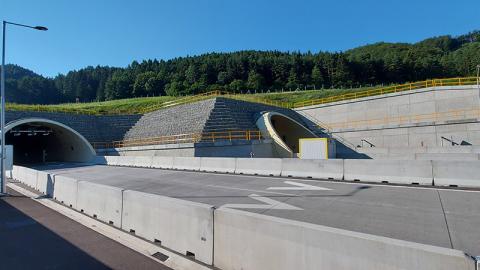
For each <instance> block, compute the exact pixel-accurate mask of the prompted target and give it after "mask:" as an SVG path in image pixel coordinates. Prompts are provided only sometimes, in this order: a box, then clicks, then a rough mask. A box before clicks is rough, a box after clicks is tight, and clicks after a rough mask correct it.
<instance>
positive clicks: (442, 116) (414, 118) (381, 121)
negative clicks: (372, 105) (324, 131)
mask: <svg viewBox="0 0 480 270" xmlns="http://www.w3.org/2000/svg"><path fill="white" fill-rule="evenodd" d="M472 118H480V109H470V110H452V111H447V112H436V113H426V114H416V115H405V116H396V117H383V118H375V119H368V120H357V121H344V122H337V123H328V127H329V129H330V131H332V130H338V129H347V128H368V127H371V126H379V125H390V124H398V125H401V124H410V123H418V122H422V121H424V122H425V121H428V122H438V121H447V120H459V119H472Z"/></svg>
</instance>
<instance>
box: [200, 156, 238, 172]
mask: <svg viewBox="0 0 480 270" xmlns="http://www.w3.org/2000/svg"><path fill="white" fill-rule="evenodd" d="M236 163H237V161H236V159H235V158H200V170H201V171H205V172H222V173H235V167H236Z"/></svg>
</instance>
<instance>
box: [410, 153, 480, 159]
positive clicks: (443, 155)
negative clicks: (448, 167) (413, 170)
mask: <svg viewBox="0 0 480 270" xmlns="http://www.w3.org/2000/svg"><path fill="white" fill-rule="evenodd" d="M415 159H417V160H451V161H454V160H479V158H478V154H474V153H418V154H415Z"/></svg>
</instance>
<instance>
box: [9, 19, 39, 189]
mask: <svg viewBox="0 0 480 270" xmlns="http://www.w3.org/2000/svg"><path fill="white" fill-rule="evenodd" d="M7 24H10V25H16V26H21V27H26V28H32V29H35V30H40V31H47V30H48V28H46V27H43V26H30V25H25V24H19V23H14V22H7V21H2V29H3V32H2V34H3V37H2V72H1V78H0V80H1V82H0V86H1V89H0V95H1V97H0V107H1V110H0V132H1V134H2V135H1V140H2V141H1V149H0V151H1V153H0V173H1V175H0V180H1V182H2V183H1V185H0V194H5V193H6V191H7V189H6V186H7V181H6V177H5V159H6V153H5V36H6V30H7Z"/></svg>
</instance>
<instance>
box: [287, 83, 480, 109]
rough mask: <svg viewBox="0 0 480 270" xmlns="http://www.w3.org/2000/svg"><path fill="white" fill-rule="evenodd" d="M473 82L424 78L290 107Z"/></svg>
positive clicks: (295, 105)
mask: <svg viewBox="0 0 480 270" xmlns="http://www.w3.org/2000/svg"><path fill="white" fill-rule="evenodd" d="M474 84H477V77H466V78H449V79H434V80H426V81H420V82H414V83H406V84H401V85H395V86H389V87H384V88H377V89H371V90H367V91H361V92H354V93H347V94H343V95H338V96H331V97H325V98H318V99H312V100H306V101H301V102H296V103H294V104H293V106H292V107H293V108H299V107H305V106H313V105H319V104H325V103H332V102H337V101H343V100H350V99H357V98H364V97H370V96H377V95H384V94H391V93H397V92H403V91H410V90H417V89H421V88H428V87H436V86H460V85H474Z"/></svg>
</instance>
